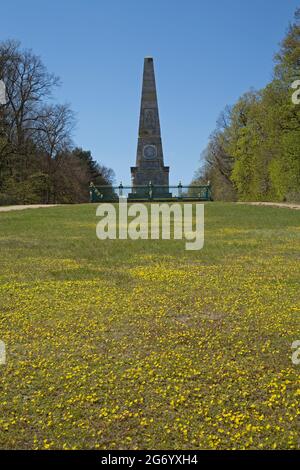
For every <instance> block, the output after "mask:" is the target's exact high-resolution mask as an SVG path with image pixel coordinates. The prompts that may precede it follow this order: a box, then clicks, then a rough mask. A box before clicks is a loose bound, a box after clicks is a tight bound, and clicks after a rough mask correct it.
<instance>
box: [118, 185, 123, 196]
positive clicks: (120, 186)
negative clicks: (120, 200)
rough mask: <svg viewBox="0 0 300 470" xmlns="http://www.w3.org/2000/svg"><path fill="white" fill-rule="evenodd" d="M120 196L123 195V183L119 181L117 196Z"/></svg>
mask: <svg viewBox="0 0 300 470" xmlns="http://www.w3.org/2000/svg"><path fill="white" fill-rule="evenodd" d="M122 196H123V185H122V181H121V183H120V184H119V197H122Z"/></svg>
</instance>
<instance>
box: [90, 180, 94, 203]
mask: <svg viewBox="0 0 300 470" xmlns="http://www.w3.org/2000/svg"><path fill="white" fill-rule="evenodd" d="M93 187H94V183H93V182H92V181H91V182H90V202H93V200H94V197H93V196H94V191H93Z"/></svg>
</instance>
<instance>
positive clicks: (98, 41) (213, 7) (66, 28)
mask: <svg viewBox="0 0 300 470" xmlns="http://www.w3.org/2000/svg"><path fill="white" fill-rule="evenodd" d="M297 6H300V1H299V0H106V1H104V0H72V1H71V0H60V1H58V0H51V1H47V2H46V1H43V2H42V1H41V0H26V2H25V1H21V0H14V1H12V2H1V39H7V38H14V39H19V40H20V41H21V42H22V45H23V46H24V47H26V48H32V49H33V51H34V52H35V53H36V54H38V55H40V56H41V58H42V59H43V61H44V63H45V64H46V66H47V68H48V70H49V71H51V72H54V73H55V74H57V75H59V76H60V77H61V80H62V86H61V87H60V89H59V90H57V91H56V93H55V98H56V99H57V100H58V101H60V102H68V103H70V104H71V106H72V108H73V110H74V111H75V112H76V116H77V119H78V124H77V127H76V130H75V132H74V141H75V144H77V145H79V146H82V147H83V148H85V149H90V150H91V151H92V153H93V156H94V158H95V159H96V160H98V161H101V162H102V163H104V164H106V165H108V166H110V167H112V168H113V169H114V170H115V172H116V180H117V182H118V183H119V181H120V180H122V181H123V183H129V182H130V170H129V168H130V166H131V165H134V164H135V154H136V144H137V131H138V118H139V106H140V93H141V80H142V67H143V58H144V56H153V57H154V63H155V71H156V82H157V89H158V100H159V107H160V121H161V128H162V139H163V147H164V157H165V164H166V165H169V166H170V182H172V183H177V182H178V180H179V179H181V180H182V182H183V183H189V182H190V180H191V178H192V177H193V173H194V171H195V170H196V168H197V167H198V166H199V158H200V153H201V151H202V150H203V149H204V148H205V146H206V145H207V142H208V137H209V134H210V133H211V132H212V131H213V129H214V127H215V122H216V120H217V118H218V115H219V113H220V112H221V111H222V109H223V108H224V107H225V106H226V105H227V104H233V103H234V102H235V101H236V100H237V98H238V97H239V96H240V95H241V94H242V93H244V92H245V91H247V90H248V89H249V88H250V87H254V88H260V87H263V86H264V85H265V84H266V83H267V82H268V81H269V80H270V79H271V76H272V67H273V56H274V53H275V52H276V51H277V50H278V44H279V42H280V40H281V39H282V38H283V36H284V34H285V31H286V29H287V27H288V23H289V22H290V21H291V20H292V18H293V13H294V11H295V9H296V8H297Z"/></svg>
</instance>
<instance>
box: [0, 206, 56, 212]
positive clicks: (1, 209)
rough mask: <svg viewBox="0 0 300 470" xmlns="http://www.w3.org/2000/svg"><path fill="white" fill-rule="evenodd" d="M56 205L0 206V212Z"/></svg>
mask: <svg viewBox="0 0 300 470" xmlns="http://www.w3.org/2000/svg"><path fill="white" fill-rule="evenodd" d="M57 205H58V204H28V205H23V206H22V205H20V206H1V207H0V212H10V211H23V210H24V209H40V208H41V207H55V206H57Z"/></svg>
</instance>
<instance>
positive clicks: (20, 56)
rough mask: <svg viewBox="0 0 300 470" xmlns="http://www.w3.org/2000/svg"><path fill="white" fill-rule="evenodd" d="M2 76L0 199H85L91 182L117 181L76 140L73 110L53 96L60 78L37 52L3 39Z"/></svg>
mask: <svg viewBox="0 0 300 470" xmlns="http://www.w3.org/2000/svg"><path fill="white" fill-rule="evenodd" d="M0 79H1V80H2V81H3V83H4V84H5V93H6V104H2V105H1V104H0V205H1V204H2V205H3V204H5V205H6V204H33V203H44V204H48V203H80V202H87V201H88V198H89V183H90V182H93V183H94V184H96V185H101V184H112V183H113V181H114V172H113V170H112V169H110V168H107V167H106V166H105V165H102V164H100V163H98V162H96V161H95V160H94V159H93V157H92V155H91V152H90V151H89V150H84V149H82V148H79V147H75V146H74V144H73V141H72V132H73V129H74V126H75V123H76V120H75V116H74V112H73V111H72V109H71V108H70V106H69V105H68V104H59V103H55V102H53V90H54V89H55V88H56V87H57V86H59V84H60V80H59V78H58V77H56V76H55V75H53V74H51V73H49V72H48V71H47V69H46V67H45V65H44V64H43V62H42V60H41V59H40V58H39V57H38V56H36V55H35V54H34V53H33V52H32V51H31V50H26V49H22V48H21V45H20V43H19V42H17V41H12V40H9V41H3V42H0Z"/></svg>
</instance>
